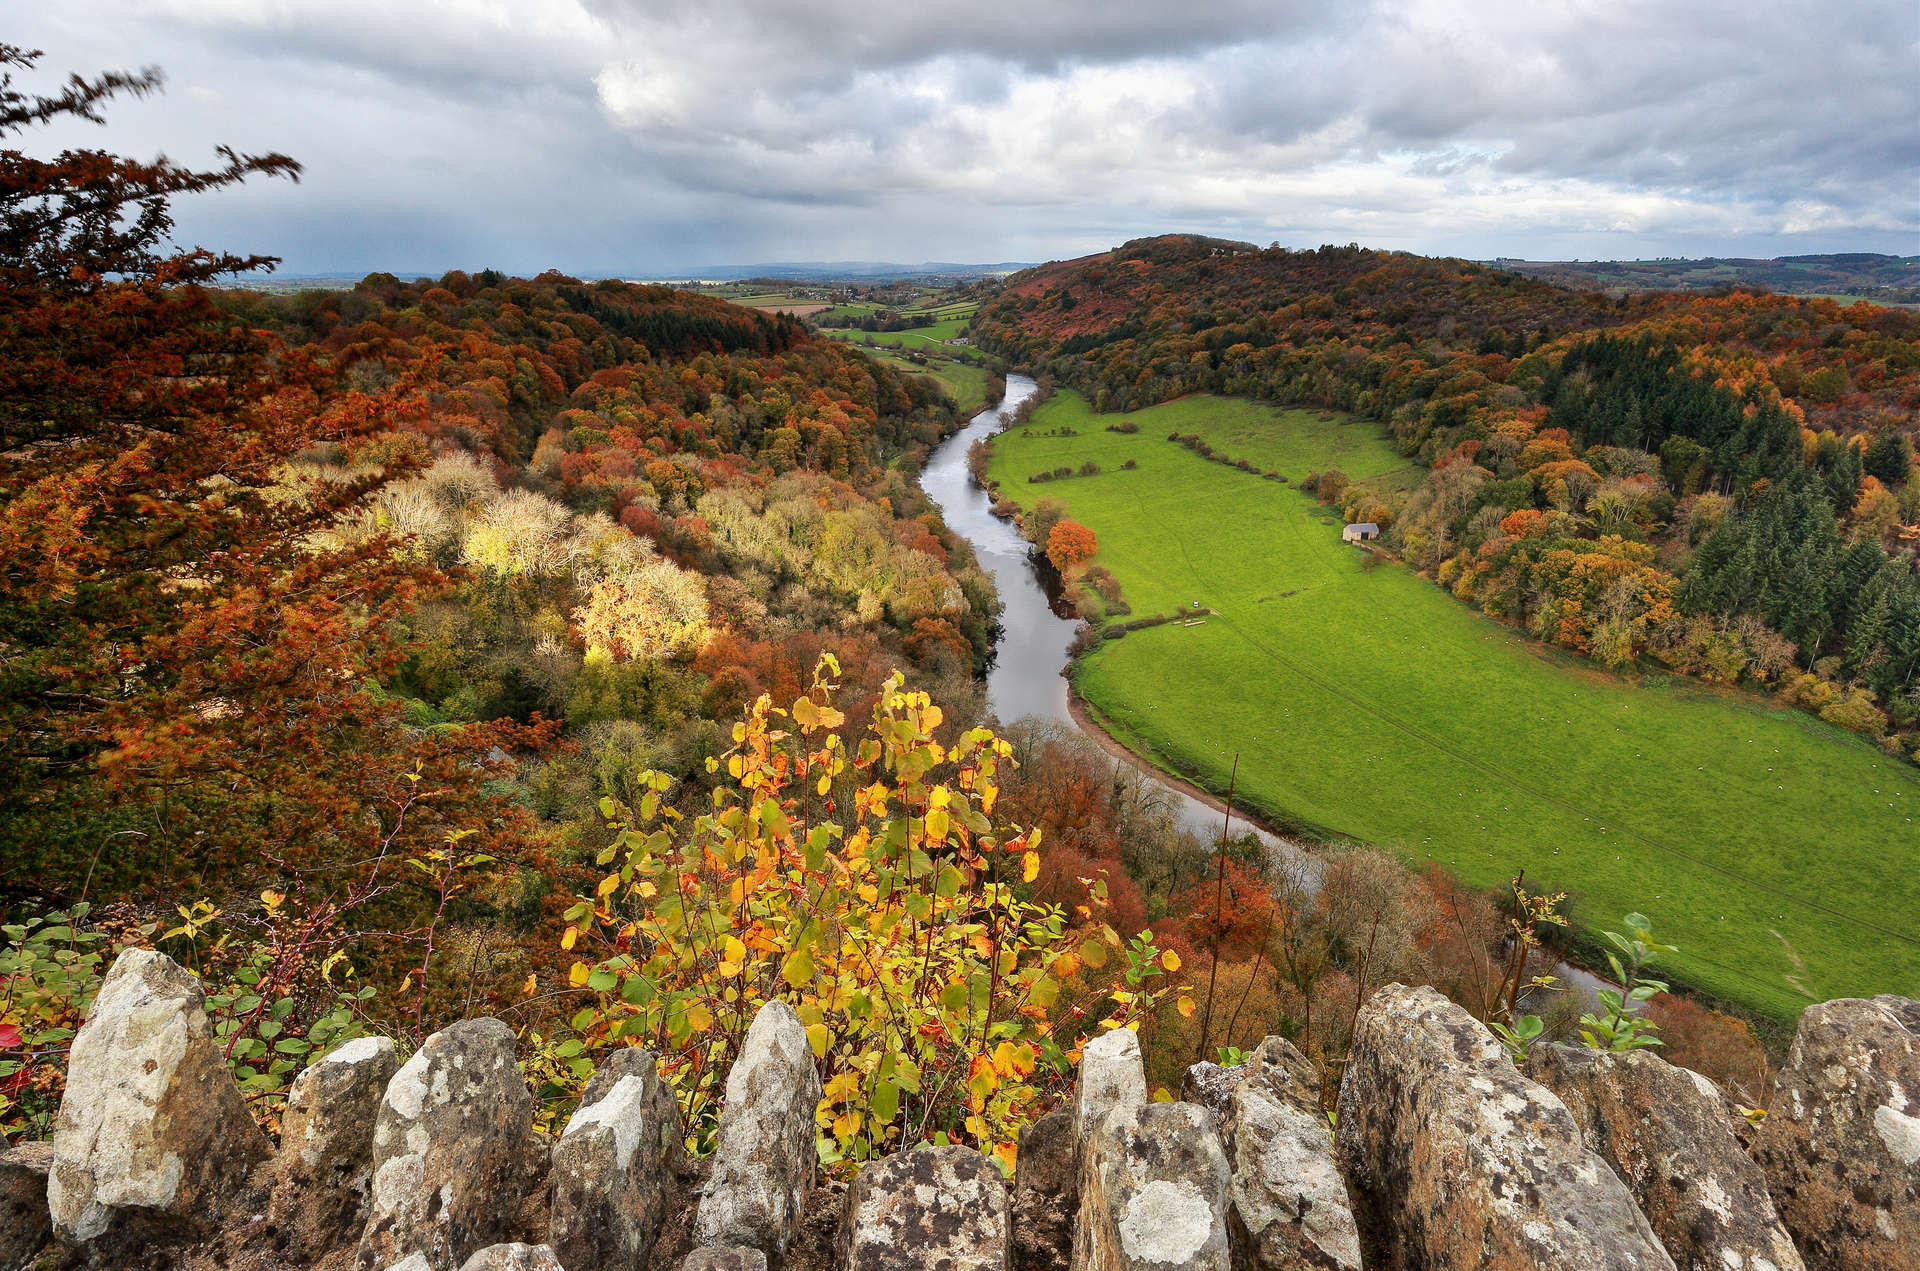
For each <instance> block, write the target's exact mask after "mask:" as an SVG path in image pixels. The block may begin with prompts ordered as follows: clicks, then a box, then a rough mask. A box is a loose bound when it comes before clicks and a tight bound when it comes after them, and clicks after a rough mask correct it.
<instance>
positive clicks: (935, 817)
mask: <svg viewBox="0 0 1920 1271" xmlns="http://www.w3.org/2000/svg"><path fill="white" fill-rule="evenodd" d="M927 839H928V841H930V842H934V843H944V842H946V839H947V810H946V809H945V808H930V809H928V811H927Z"/></svg>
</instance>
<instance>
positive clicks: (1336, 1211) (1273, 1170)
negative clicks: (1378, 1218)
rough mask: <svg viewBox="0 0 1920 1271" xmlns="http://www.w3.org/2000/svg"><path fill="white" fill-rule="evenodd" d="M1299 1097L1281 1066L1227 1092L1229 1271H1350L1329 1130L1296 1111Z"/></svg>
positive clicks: (1342, 1185)
mask: <svg viewBox="0 0 1920 1271" xmlns="http://www.w3.org/2000/svg"><path fill="white" fill-rule="evenodd" d="M1272 1040H1274V1041H1280V1039H1279V1038H1273V1039H1272ZM1280 1044H1281V1045H1282V1046H1285V1045H1286V1043H1285V1042H1284V1041H1281V1042H1280ZM1287 1049H1288V1050H1292V1047H1290V1046H1289V1047H1287ZM1303 1093H1304V1092H1303V1091H1301V1090H1299V1088H1298V1085H1297V1081H1296V1080H1295V1075H1294V1074H1293V1073H1292V1072H1290V1071H1289V1069H1288V1068H1287V1066H1286V1065H1284V1064H1281V1063H1268V1064H1265V1065H1262V1066H1260V1067H1257V1068H1255V1070H1254V1071H1253V1072H1252V1073H1250V1074H1248V1075H1247V1076H1246V1077H1245V1078H1243V1079H1242V1080H1241V1082H1240V1084H1239V1085H1238V1086H1236V1087H1235V1088H1234V1091H1233V1095H1232V1100H1231V1105H1230V1108H1229V1114H1228V1118H1227V1127H1228V1132H1227V1134H1225V1135H1224V1136H1223V1137H1224V1138H1225V1141H1226V1151H1227V1159H1228V1162H1229V1164H1230V1166H1231V1168H1232V1174H1233V1177H1232V1182H1231V1184H1230V1185H1229V1187H1228V1190H1227V1229H1228V1232H1229V1234H1230V1236H1231V1239H1232V1245H1233V1251H1234V1259H1235V1265H1236V1266H1241V1267H1248V1268H1253V1269H1254V1271H1296V1269H1298V1271H1305V1269H1306V1268H1326V1269H1327V1271H1358V1268H1359V1266H1360V1232H1359V1228H1358V1226H1357V1225H1356V1224H1355V1222H1354V1217H1353V1211H1352V1205H1351V1202H1350V1201H1349V1200H1348V1198H1347V1185H1346V1181H1345V1180H1344V1179H1342V1178H1341V1177H1340V1169H1339V1166H1338V1165H1336V1164H1335V1162H1334V1158H1333V1133H1332V1129H1331V1127H1330V1126H1329V1125H1328V1124H1327V1119H1326V1117H1325V1116H1323V1115H1322V1114H1321V1113H1320V1111H1319V1109H1318V1108H1317V1107H1314V1108H1313V1109H1312V1110H1310V1111H1309V1110H1307V1109H1303V1108H1301V1107H1298V1106H1296V1102H1295V1101H1296V1100H1297V1099H1299V1097H1300V1096H1301V1095H1302V1094H1303Z"/></svg>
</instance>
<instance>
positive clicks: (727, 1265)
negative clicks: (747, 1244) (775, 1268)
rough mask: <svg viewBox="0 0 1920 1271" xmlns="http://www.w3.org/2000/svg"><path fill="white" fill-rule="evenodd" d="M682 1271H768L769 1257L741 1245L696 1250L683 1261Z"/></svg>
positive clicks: (681, 1264)
mask: <svg viewBox="0 0 1920 1271" xmlns="http://www.w3.org/2000/svg"><path fill="white" fill-rule="evenodd" d="M680 1271H767V1255H766V1254H764V1253H761V1252H760V1251H759V1250H758V1249H742V1248H741V1247H740V1246H739V1245H725V1246H721V1247H718V1248H708V1249H695V1250H694V1251H693V1252H692V1253H690V1254H688V1255H687V1256H686V1258H685V1259H683V1260H682V1261H681V1263H680Z"/></svg>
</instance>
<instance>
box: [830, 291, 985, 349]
mask: <svg viewBox="0 0 1920 1271" xmlns="http://www.w3.org/2000/svg"><path fill="white" fill-rule="evenodd" d="M977 308H979V306H978V305H975V304H971V303H968V304H952V305H942V306H940V307H939V308H936V309H928V310H926V311H925V312H924V314H908V315H906V316H908V317H916V316H921V317H924V318H925V319H926V321H925V322H923V323H922V324H921V325H919V326H915V327H909V328H907V329H906V330H904V331H859V330H854V329H851V328H833V327H827V328H823V329H822V330H821V332H820V333H821V334H822V335H826V336H831V337H833V338H834V339H836V340H850V341H852V342H853V343H855V344H864V345H867V346H869V347H873V348H893V349H915V350H921V351H925V350H930V349H944V348H947V347H949V346H948V344H947V341H949V340H953V339H957V338H958V337H960V336H962V335H965V334H966V330H967V321H968V319H970V318H972V317H973V311H974V310H975V309H977Z"/></svg>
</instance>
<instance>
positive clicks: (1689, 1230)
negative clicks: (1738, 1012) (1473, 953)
mask: <svg viewBox="0 0 1920 1271" xmlns="http://www.w3.org/2000/svg"><path fill="white" fill-rule="evenodd" d="M1527 1074H1528V1075H1529V1076H1531V1077H1533V1078H1534V1079H1535V1080H1537V1081H1539V1082H1540V1083H1541V1084H1542V1085H1544V1086H1546V1087H1547V1088H1548V1089H1549V1090H1551V1091H1553V1092H1554V1093H1555V1094H1557V1095H1559V1096H1560V1099H1561V1101H1562V1102H1563V1103H1565V1104H1566V1105H1567V1110H1568V1111H1569V1112H1570V1113H1572V1114H1573V1119H1574V1120H1575V1121H1576V1122H1578V1123H1579V1125H1580V1135H1581V1140H1582V1142H1584V1143H1585V1145H1586V1146H1587V1147H1588V1148H1590V1149H1592V1150H1593V1151H1594V1152H1596V1153H1597V1154H1598V1155H1599V1156H1600V1158H1601V1159H1602V1160H1604V1161H1606V1163H1607V1164H1608V1165H1610V1166H1612V1167H1613V1172H1614V1173H1615V1174H1617V1175H1618V1176H1619V1177H1620V1181H1621V1182H1623V1183H1625V1184H1626V1185H1627V1190H1628V1191H1630V1192H1632V1193H1633V1199H1634V1201H1635V1202H1636V1203H1637V1204H1638V1205H1639V1206H1640V1212H1641V1213H1643V1214H1645V1215H1646V1218H1647V1222H1648V1224H1649V1225H1651V1226H1652V1228H1653V1232H1654V1235H1656V1236H1658V1237H1659V1238H1660V1243H1661V1244H1662V1245H1664V1246H1665V1248H1666V1250H1667V1253H1668V1254H1669V1255H1670V1256H1671V1257H1672V1258H1673V1261H1674V1265H1675V1266H1677V1267H1679V1268H1680V1271H1726V1269H1727V1268H1728V1267H1772V1268H1775V1269H1776V1271H1801V1266H1802V1264H1801V1261H1800V1255H1799V1253H1798V1252H1797V1251H1796V1250H1795V1249H1794V1247H1793V1241H1792V1240H1791V1239H1789V1238H1788V1236H1787V1232H1786V1229H1785V1228H1784V1227H1782V1226H1781V1225H1780V1216H1779V1215H1778V1214H1777V1213H1775V1212H1774V1208H1773V1201H1772V1199H1771V1198H1770V1197H1769V1196H1768V1195H1767V1187H1766V1183H1765V1181H1764V1180H1763V1179H1762V1178H1761V1175H1760V1169H1759V1166H1757V1165H1756V1164H1754V1161H1753V1158H1752V1157H1750V1156H1748V1155H1747V1153H1746V1150H1745V1149H1744V1148H1742V1147H1741V1146H1740V1140H1739V1138H1738V1136H1737V1135H1736V1134H1735V1133H1734V1115H1735V1114H1734V1111H1733V1108H1732V1106H1731V1105H1730V1104H1729V1103H1728V1102H1727V1098H1726V1096H1725V1095H1724V1094H1722V1093H1721V1092H1720V1088H1719V1087H1718V1086H1716V1085H1714V1084H1713V1083H1712V1082H1711V1081H1708V1080H1707V1079H1706V1078H1705V1077H1702V1076H1700V1075H1699V1074H1698V1073H1693V1072H1688V1071H1687V1070H1686V1069H1684V1068H1676V1067H1674V1066H1673V1065H1672V1064H1670V1063H1668V1062H1666V1061H1665V1060H1664V1059H1661V1058H1660V1057H1658V1056H1657V1055H1655V1054H1653V1053H1652V1052H1651V1051H1646V1050H1636V1051H1629V1052H1627V1053H1626V1054H1620V1055H1610V1054H1602V1053H1600V1052H1598V1051H1592V1050H1583V1049H1576V1048H1574V1047H1571V1046H1538V1047H1535V1048H1534V1051H1533V1055H1532V1058H1531V1059H1530V1060H1529V1061H1528V1064H1527Z"/></svg>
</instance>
